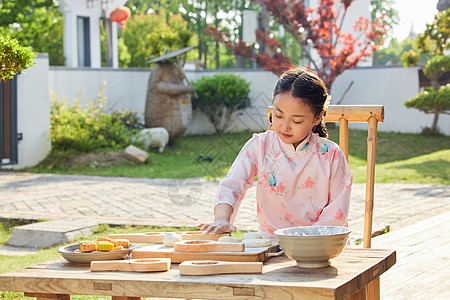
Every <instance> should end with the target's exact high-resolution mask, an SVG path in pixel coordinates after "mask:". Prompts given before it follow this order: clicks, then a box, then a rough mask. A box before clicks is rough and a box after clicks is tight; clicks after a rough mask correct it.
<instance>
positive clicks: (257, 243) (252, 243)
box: [242, 239, 272, 248]
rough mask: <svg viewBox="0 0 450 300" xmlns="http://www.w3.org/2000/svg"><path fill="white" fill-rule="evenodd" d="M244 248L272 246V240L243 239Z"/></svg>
mask: <svg viewBox="0 0 450 300" xmlns="http://www.w3.org/2000/svg"><path fill="white" fill-rule="evenodd" d="M242 243H244V245H245V248H258V247H268V246H270V245H272V240H270V239H243V240H242Z"/></svg>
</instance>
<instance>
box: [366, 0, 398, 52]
mask: <svg viewBox="0 0 450 300" xmlns="http://www.w3.org/2000/svg"><path fill="white" fill-rule="evenodd" d="M394 4H395V0H370V17H371V20H372V22H374V21H375V20H377V19H379V18H380V19H382V20H383V23H384V24H385V28H386V30H387V32H386V33H385V34H383V35H382V36H380V37H379V38H378V39H377V43H379V42H381V39H386V35H387V34H388V33H392V30H393V28H394V26H395V25H398V23H399V22H400V17H399V15H398V11H397V10H396V9H395V8H393V7H394Z"/></svg>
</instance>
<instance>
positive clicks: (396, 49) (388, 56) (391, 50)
mask: <svg viewBox="0 0 450 300" xmlns="http://www.w3.org/2000/svg"><path fill="white" fill-rule="evenodd" d="M410 50H413V51H414V52H416V53H419V48H417V45H416V39H415V38H412V37H407V38H406V39H404V40H403V41H401V42H399V41H398V40H397V39H395V38H393V39H391V40H390V42H389V45H387V47H384V48H379V49H377V51H375V53H374V55H373V64H374V65H383V66H401V65H402V59H401V57H402V55H403V53H405V52H408V51H410ZM419 57H420V60H419V62H418V63H419V64H424V63H425V62H426V60H427V59H426V56H425V55H424V54H419Z"/></svg>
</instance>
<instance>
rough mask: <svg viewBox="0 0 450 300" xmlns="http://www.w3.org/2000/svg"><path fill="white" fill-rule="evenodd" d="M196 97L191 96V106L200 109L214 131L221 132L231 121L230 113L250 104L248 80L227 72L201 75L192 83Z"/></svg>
mask: <svg viewBox="0 0 450 300" xmlns="http://www.w3.org/2000/svg"><path fill="white" fill-rule="evenodd" d="M193 86H194V88H195V91H196V92H197V94H198V98H193V100H192V106H193V108H198V109H200V110H201V111H202V112H203V113H204V114H206V116H207V117H208V119H209V120H210V121H211V123H212V124H213V125H214V128H215V129H216V132H222V131H223V130H224V129H225V128H226V127H227V125H228V124H230V122H231V121H232V119H231V116H232V114H233V113H234V112H235V111H237V110H240V109H244V108H247V107H249V106H250V105H251V103H250V98H249V93H250V82H247V81H245V79H243V78H241V77H239V76H237V75H234V74H229V73H218V74H215V75H213V76H203V77H202V78H200V79H199V80H197V81H196V82H194V83H193Z"/></svg>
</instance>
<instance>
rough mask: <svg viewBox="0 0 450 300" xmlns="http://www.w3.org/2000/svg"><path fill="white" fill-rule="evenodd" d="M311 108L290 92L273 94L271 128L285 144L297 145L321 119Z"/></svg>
mask: <svg viewBox="0 0 450 300" xmlns="http://www.w3.org/2000/svg"><path fill="white" fill-rule="evenodd" d="M321 118H322V114H321V115H319V116H318V117H317V118H315V117H314V113H313V111H312V110H311V108H310V107H309V106H308V105H307V104H304V103H303V101H301V100H300V99H298V98H294V97H293V96H292V95H291V94H290V93H281V94H278V95H276V96H275V98H274V101H273V111H272V128H273V130H274V131H275V132H276V133H277V135H278V136H279V137H280V139H281V140H282V141H283V142H285V143H286V144H292V145H294V147H297V146H298V145H299V144H300V143H301V142H302V141H303V140H304V139H305V138H306V137H307V136H308V135H309V133H310V132H311V130H312V128H313V126H314V125H318V124H319V123H320V121H321Z"/></svg>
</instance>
